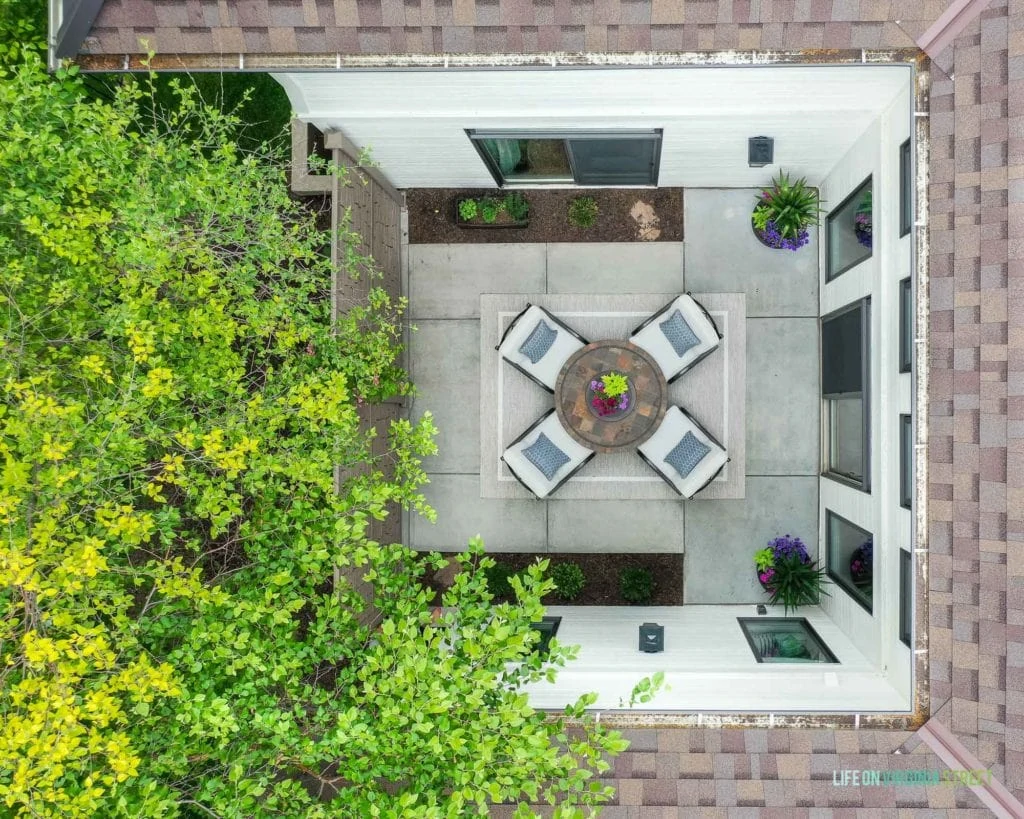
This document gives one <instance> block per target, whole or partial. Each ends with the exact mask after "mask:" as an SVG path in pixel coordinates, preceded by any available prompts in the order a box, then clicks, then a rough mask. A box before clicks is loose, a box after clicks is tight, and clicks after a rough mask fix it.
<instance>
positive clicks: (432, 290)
mask: <svg viewBox="0 0 1024 819" xmlns="http://www.w3.org/2000/svg"><path fill="white" fill-rule="evenodd" d="M545 248H546V246H545V245H543V244H493V245H491V244H467V245H409V247H408V252H409V309H410V314H411V317H412V319H413V320H414V321H415V320H417V319H421V318H445V319H450V318H479V317H480V294H481V293H543V292H544V267H545Z"/></svg>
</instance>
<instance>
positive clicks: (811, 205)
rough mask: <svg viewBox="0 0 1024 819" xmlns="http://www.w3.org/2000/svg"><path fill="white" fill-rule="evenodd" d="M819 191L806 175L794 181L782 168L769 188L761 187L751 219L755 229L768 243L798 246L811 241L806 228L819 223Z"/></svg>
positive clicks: (772, 245)
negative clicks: (808, 182) (808, 181)
mask: <svg viewBox="0 0 1024 819" xmlns="http://www.w3.org/2000/svg"><path fill="white" fill-rule="evenodd" d="M820 212H821V207H820V205H819V201H818V191H817V189H816V188H812V187H810V186H809V185H808V184H807V180H806V179H798V180H796V181H795V182H793V181H792V180H791V179H790V178H789V177H788V176H786V174H785V173H784V172H782V171H780V172H779V175H778V176H777V177H776V178H775V179H773V180H772V186H771V187H770V188H764V189H762V191H761V193H760V195H759V196H758V197H757V204H756V205H755V206H754V212H753V214H752V216H751V220H752V221H753V223H754V231H755V232H756V233H757V235H758V237H760V239H761V241H762V242H764V243H765V244H766V245H768V246H769V247H773V248H776V249H780V250H799V249H800V248H802V247H803V246H804V245H806V244H807V242H808V241H809V234H808V232H807V228H808V227H809V226H811V225H816V224H818V214H819V213H820Z"/></svg>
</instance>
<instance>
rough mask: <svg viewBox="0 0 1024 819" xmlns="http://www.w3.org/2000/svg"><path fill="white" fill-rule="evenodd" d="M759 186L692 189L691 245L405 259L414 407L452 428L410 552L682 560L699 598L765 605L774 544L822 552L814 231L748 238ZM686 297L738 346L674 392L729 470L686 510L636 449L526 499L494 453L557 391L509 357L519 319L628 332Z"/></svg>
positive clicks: (409, 526)
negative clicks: (791, 240)
mask: <svg viewBox="0 0 1024 819" xmlns="http://www.w3.org/2000/svg"><path fill="white" fill-rule="evenodd" d="M755 193H756V191H754V190H753V189H687V190H686V192H685V203H684V205H685V207H684V223H685V224H684V236H685V238H684V241H683V242H658V243H643V242H636V243H586V244H570V243H565V244H516V243H507V244H413V245H409V246H408V247H407V248H404V250H405V252H404V253H403V258H404V260H405V261H404V270H403V275H404V282H403V285H404V291H405V292H406V293H407V294H408V296H409V300H410V317H411V321H412V323H413V324H414V325H415V326H416V328H417V329H416V331H415V332H414V333H412V335H411V339H410V345H409V358H408V366H409V369H410V371H411V375H412V378H413V381H414V382H415V383H416V384H417V386H418V389H419V395H418V396H417V397H416V398H415V399H414V400H413V402H412V404H411V408H410V414H411V415H412V417H414V418H416V417H419V416H420V415H421V414H422V413H423V412H425V411H428V410H429V411H430V412H432V413H433V415H434V418H435V422H436V424H437V427H438V429H439V435H438V441H437V442H438V447H439V454H438V455H437V456H436V457H433V458H430V459H428V460H427V461H425V463H424V467H425V469H426V471H427V474H428V476H429V478H430V485H429V486H427V487H426V489H425V494H426V496H427V499H428V502H429V503H430V504H431V505H432V506H433V507H434V508H435V509H436V510H437V512H438V522H437V523H436V524H430V523H429V522H428V521H426V520H424V519H422V518H420V517H418V516H416V515H409V516H408V517H407V519H406V520H405V521H404V527H403V528H404V531H405V533H406V540H407V542H408V543H409V545H411V546H413V547H414V548H417V549H437V550H441V551H455V550H458V549H461V548H463V547H464V545H465V544H466V542H467V540H468V539H469V538H470V537H472V536H473V535H475V534H480V535H481V536H482V537H483V539H484V543H485V544H486V546H487V549H488V551H490V552H548V553H558V552H615V553H650V552H672V553H681V554H684V556H685V557H684V561H685V562H684V600H685V602H686V603H687V604H742V603H754V602H761V601H762V600H763V598H764V595H763V592H762V591H761V589H760V587H759V586H758V585H757V583H756V578H755V576H754V572H753V570H752V563H751V556H752V553H753V551H754V549H755V548H758V547H760V546H762V545H763V544H764V543H765V542H766V541H767V540H768V539H769V538H771V537H773V536H775V535H779V534H783V533H787V532H789V533H793V534H796V535H800V536H801V537H802V538H803V539H804V540H805V541H806V542H807V543H808V544H809V545H810V546H811V548H812V553H813V552H815V551H816V546H817V543H816V541H817V532H818V474H819V468H820V431H819V405H820V391H819V364H818V360H819V357H818V261H817V260H818V253H817V237H816V235H815V233H813V232H812V239H811V244H810V246H809V247H808V248H805V249H804V250H802V251H801V252H798V253H789V252H783V251H777V250H770V249H768V248H765V247H763V246H762V245H761V244H760V243H759V242H758V241H757V239H756V238H755V237H754V235H753V233H752V231H751V230H750V227H749V214H750V209H751V204H752V202H753V199H754V195H755ZM638 195H642V192H638ZM510 238H514V236H513V237H510ZM687 291H690V292H692V293H694V294H695V295H696V296H697V297H698V298H700V299H701V300H703V301H705V303H706V304H707V306H708V309H709V312H711V313H712V315H713V317H714V318H715V320H716V322H720V321H721V320H724V326H723V324H722V323H720V325H719V326H720V327H722V328H723V334H724V335H725V339H724V341H723V345H722V349H721V350H720V351H716V352H715V354H714V355H713V356H711V357H709V358H708V359H706V360H705V361H702V362H701V363H700V364H698V365H697V366H696V367H695V368H694V369H693V370H692V371H691V372H688V373H686V374H685V375H684V376H683V377H682V378H681V379H680V380H679V381H677V382H675V383H674V384H673V385H671V392H670V403H679V404H681V405H682V406H684V407H687V408H690V409H691V410H693V411H694V413H695V415H696V416H697V417H698V419H699V420H700V421H701V422H702V423H704V424H706V425H707V426H708V428H709V429H710V430H711V431H712V432H713V433H714V434H715V435H717V436H719V437H720V440H722V442H723V444H725V446H726V448H727V449H728V450H729V452H730V455H731V457H732V461H731V462H730V464H729V465H728V467H727V469H726V471H725V472H724V473H723V475H722V476H720V478H719V479H718V480H716V481H715V482H713V483H712V485H711V486H709V487H708V489H706V490H705V491H704V492H702V493H700V494H698V495H697V496H696V497H694V498H693V499H692V500H685V501H684V500H681V499H679V498H678V496H676V495H674V494H673V493H672V492H671V490H669V489H668V487H667V486H666V485H665V484H664V483H663V482H662V481H661V480H660V479H659V478H658V477H657V476H656V475H654V474H653V473H651V472H650V471H649V470H648V471H646V472H645V471H644V465H643V464H642V462H640V461H639V458H637V457H636V456H635V454H632V453H621V454H619V453H617V454H614V455H598V456H597V457H596V458H595V459H593V460H592V461H591V462H590V463H588V464H587V466H586V467H585V468H584V469H583V470H582V471H581V472H580V473H578V475H577V476H574V477H573V478H572V479H571V480H570V481H569V482H568V483H567V484H566V485H565V486H563V487H561V488H560V489H559V490H558V491H557V492H556V493H555V494H554V495H552V496H551V498H550V499H548V500H543V501H542V500H537V499H535V498H533V497H531V496H530V495H529V493H528V492H526V491H525V490H524V489H523V488H522V487H520V486H518V485H517V484H516V483H515V481H514V480H513V479H512V478H511V476H510V475H509V474H508V472H507V470H505V468H504V467H503V466H502V465H501V464H500V462H499V461H498V456H499V455H500V453H501V451H502V449H503V448H504V446H507V445H508V443H509V442H510V441H511V440H512V439H513V438H514V437H515V436H516V435H518V434H519V433H520V432H522V431H523V429H525V428H526V427H527V426H529V424H530V423H531V422H532V421H533V420H534V419H535V418H536V417H537V416H538V415H540V414H541V413H542V412H543V411H545V410H546V409H550V407H551V406H552V398H551V396H550V395H549V394H547V393H545V392H544V391H543V390H541V389H540V388H538V387H537V386H536V385H533V384H531V383H530V382H529V381H528V380H527V379H526V378H525V377H523V376H522V375H520V374H519V373H517V372H515V371H514V370H513V369H512V368H511V367H509V366H508V365H507V364H503V363H502V362H501V361H500V359H499V357H498V354H497V353H496V352H495V351H494V344H495V343H496V341H497V338H498V337H499V336H500V333H501V331H502V330H503V329H504V327H505V326H506V325H507V323H508V322H509V321H510V320H511V318H512V317H513V316H514V315H515V314H516V313H518V312H519V310H520V309H522V308H523V307H524V306H525V305H526V303H527V302H533V303H535V304H539V305H541V306H546V307H547V308H548V309H549V310H551V311H552V312H553V313H554V314H555V315H556V316H558V317H559V318H560V319H563V320H565V321H566V322H567V323H569V324H571V325H573V326H574V327H577V328H578V329H579V330H580V331H581V332H583V333H584V335H586V337H587V338H588V339H590V340H597V339H599V338H605V337H610V338H625V337H626V336H627V335H628V332H629V329H630V328H632V327H634V326H636V324H638V323H639V322H640V321H641V320H642V319H643V318H644V317H645V316H646V315H649V314H650V313H652V312H654V311H655V310H657V309H658V308H659V307H660V306H662V305H663V304H664V303H665V302H666V301H667V300H669V299H670V298H672V297H673V296H675V295H678V294H679V293H683V292H687ZM503 470H505V471H503Z"/></svg>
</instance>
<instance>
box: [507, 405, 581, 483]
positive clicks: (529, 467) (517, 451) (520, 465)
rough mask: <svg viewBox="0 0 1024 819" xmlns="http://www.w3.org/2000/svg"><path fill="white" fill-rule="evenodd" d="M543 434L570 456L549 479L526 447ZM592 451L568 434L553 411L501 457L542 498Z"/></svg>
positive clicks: (534, 442) (530, 445)
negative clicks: (527, 452) (527, 451)
mask: <svg viewBox="0 0 1024 819" xmlns="http://www.w3.org/2000/svg"><path fill="white" fill-rule="evenodd" d="M542 435H543V436H545V437H546V438H547V439H548V440H549V441H550V442H551V443H552V444H553V445H554V446H555V447H556V448H558V449H559V450H561V451H562V452H563V453H564V454H565V455H566V456H567V457H568V460H567V461H566V462H565V463H564V464H562V465H561V466H559V467H558V469H557V470H556V471H555V472H553V473H552V474H551V477H550V478H549V477H546V476H545V475H544V474H542V473H541V471H540V469H538V468H537V466H536V465H535V464H534V463H533V462H531V461H530V459H529V458H528V457H527V456H526V454H525V450H527V449H529V448H530V447H532V446H533V445H534V444H536V443H537V441H538V440H539V439H540V437H541V436H542ZM591 454H593V450H591V449H588V448H587V447H585V446H583V445H582V444H579V443H577V442H576V441H574V440H573V439H572V438H570V437H569V433H568V432H566V431H565V428H564V427H563V426H562V422H561V421H559V420H558V416H557V415H556V414H555V413H554V412H552V413H551V414H550V415H549V416H548V417H547V418H546V419H545V421H544V423H542V424H540V425H539V426H537V428H536V429H534V430H533V431H532V432H530V434H529V435H527V436H526V437H525V438H523V440H521V441H519V443H517V444H513V445H512V446H510V447H509V448H508V449H506V450H505V452H504V453H503V454H502V456H501V458H502V460H503V461H505V463H506V464H507V465H508V467H509V469H511V470H512V471H513V472H515V474H516V475H517V476H518V477H519V479H520V480H521V481H522V482H523V483H525V484H526V485H527V486H528V487H529V488H530V491H532V492H533V493H534V494H535V495H536V496H537V497H539V498H543V497H546V496H547V495H548V494H549V493H550V492H551V490H552V489H553V488H554V487H555V486H556V485H557V484H558V483H559V482H560V481H561V480H562V478H564V477H565V476H566V475H567V474H569V473H570V472H572V471H573V470H574V469H576V467H578V466H579V465H580V464H581V463H583V461H585V460H586V459H587V458H588V457H590V455H591Z"/></svg>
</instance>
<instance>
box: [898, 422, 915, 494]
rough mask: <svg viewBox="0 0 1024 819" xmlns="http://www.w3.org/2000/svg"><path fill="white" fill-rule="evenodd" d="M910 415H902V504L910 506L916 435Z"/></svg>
mask: <svg viewBox="0 0 1024 819" xmlns="http://www.w3.org/2000/svg"><path fill="white" fill-rule="evenodd" d="M913 429H914V426H913V422H912V421H911V418H910V416H909V415H901V416H900V506H902V507H903V508H905V509H909V508H910V496H911V489H912V487H913V485H914V435H913Z"/></svg>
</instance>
